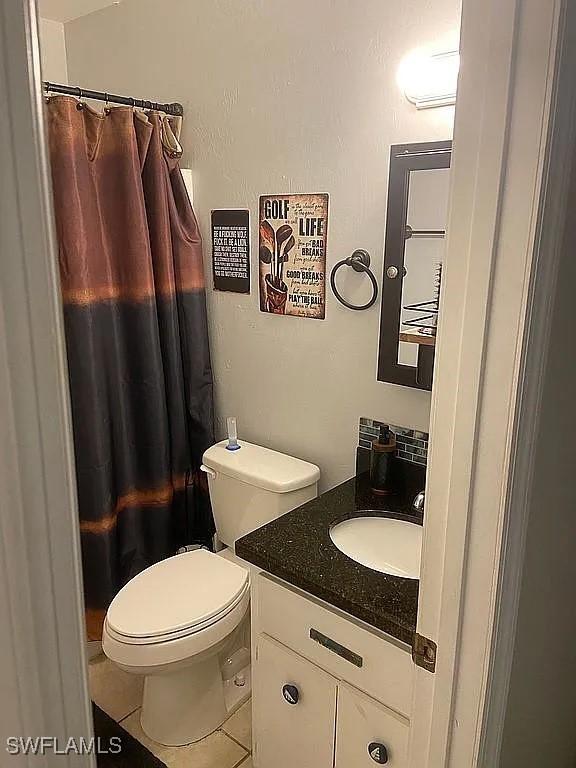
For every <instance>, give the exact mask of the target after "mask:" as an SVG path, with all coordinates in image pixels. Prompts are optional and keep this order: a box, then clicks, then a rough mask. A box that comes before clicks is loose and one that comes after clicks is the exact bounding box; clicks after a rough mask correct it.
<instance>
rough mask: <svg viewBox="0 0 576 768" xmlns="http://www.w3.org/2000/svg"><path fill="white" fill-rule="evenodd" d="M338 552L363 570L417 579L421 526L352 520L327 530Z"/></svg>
mask: <svg viewBox="0 0 576 768" xmlns="http://www.w3.org/2000/svg"><path fill="white" fill-rule="evenodd" d="M330 538H331V539H332V541H333V542H334V544H335V546H336V547H338V549H339V550H340V552H343V553H344V554H345V555H347V556H348V557H350V558H351V559H352V560H355V561H356V562H357V563H360V564H361V565H365V566H366V567H367V568H372V570H374V571H380V572H381V573H389V574H390V575H392V576H402V577H403V578H405V579H418V578H419V577H420V550H421V549H422V526H420V525H417V524H416V523H408V522H406V521H404V520H393V519H391V518H388V517H354V518H352V519H351V520H344V521H343V522H341V523H337V524H336V525H335V526H334V527H333V528H331V529H330Z"/></svg>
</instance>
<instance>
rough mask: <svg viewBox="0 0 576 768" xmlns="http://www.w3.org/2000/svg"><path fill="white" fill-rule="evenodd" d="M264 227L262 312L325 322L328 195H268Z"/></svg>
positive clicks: (264, 202) (262, 209)
mask: <svg viewBox="0 0 576 768" xmlns="http://www.w3.org/2000/svg"><path fill="white" fill-rule="evenodd" d="M259 224H260V226H259V234H260V248H259V266H260V270H259V274H260V281H259V282H260V286H259V290H260V309H261V310H262V312H270V313H273V314H275V315H296V316H297V317H312V318H316V319H318V320H323V319H324V317H325V307H326V238H327V235H328V195H325V194H318V195H265V196H263V197H261V198H260V215H259Z"/></svg>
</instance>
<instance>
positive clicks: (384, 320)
mask: <svg viewBox="0 0 576 768" xmlns="http://www.w3.org/2000/svg"><path fill="white" fill-rule="evenodd" d="M451 154H452V142H451V141H433V142H423V143H419V144H394V145H393V146H392V147H391V150H390V175H389V181H388V207H387V217H386V241H385V248H384V276H383V279H382V308H381V313H380V340H379V355H378V380H379V381H386V382H390V383H392V384H402V385H403V386H406V387H417V388H418V389H432V372H433V369H434V348H435V344H436V325H437V321H438V301H439V292H440V282H441V279H442V261H443V254H444V242H445V233H446V217H447V212H448V190H449V184H450V159H451Z"/></svg>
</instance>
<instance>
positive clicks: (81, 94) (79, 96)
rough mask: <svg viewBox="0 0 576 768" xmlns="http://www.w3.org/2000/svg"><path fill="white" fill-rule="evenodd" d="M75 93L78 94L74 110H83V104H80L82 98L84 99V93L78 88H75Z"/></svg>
mask: <svg viewBox="0 0 576 768" xmlns="http://www.w3.org/2000/svg"><path fill="white" fill-rule="evenodd" d="M76 92H77V94H78V99H79V101H78V104H76V109H84V104H83V103H82V98H83V97H84V91H83V90H82V88H80V87H78V88H76Z"/></svg>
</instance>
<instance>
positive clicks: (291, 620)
mask: <svg viewBox="0 0 576 768" xmlns="http://www.w3.org/2000/svg"><path fill="white" fill-rule="evenodd" d="M257 600H258V623H259V626H258V631H262V632H266V634H268V635H270V636H271V637H274V638H276V639H277V640H279V641H280V642H281V643H282V644H283V645H287V646H289V647H290V648H292V649H293V650H295V651H296V652H297V653H299V654H301V655H302V656H304V657H305V658H307V659H310V661H312V662H314V663H315V664H317V665H318V666H320V667H322V668H323V669H325V670H326V671H327V672H330V673H331V674H332V675H334V676H335V677H337V678H338V679H339V680H345V681H347V682H349V683H351V684H352V685H353V686H355V687H356V688H360V690H362V691H365V692H366V693H368V694H370V695H371V696H374V697H375V698H376V699H378V700H379V701H382V702H383V703H384V704H386V706H388V707H390V708H391V709H394V710H395V711H396V712H399V713H401V714H402V715H407V716H410V712H411V706H412V691H413V685H414V666H413V664H412V659H411V656H410V653H408V652H407V651H405V650H403V649H402V648H399V647H398V646H396V645H394V644H393V643H392V642H388V641H387V640H385V639H384V638H382V637H380V636H378V635H377V634H376V633H372V632H370V631H369V630H367V629H365V628H364V627H362V626H360V625H359V624H358V623H356V621H355V620H354V619H353V618H350V619H348V618H345V617H343V616H342V615H340V614H338V613H336V612H335V611H332V610H330V609H329V608H327V607H324V606H323V605H322V604H320V603H319V602H316V601H315V600H314V599H313V598H308V597H304V596H303V595H301V594H299V593H298V592H296V591H293V590H292V589H290V588H289V587H288V586H284V585H282V584H279V583H278V582H276V581H275V580H273V579H272V578H270V577H269V576H266V575H265V574H261V575H260V576H259V577H258V589H257Z"/></svg>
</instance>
